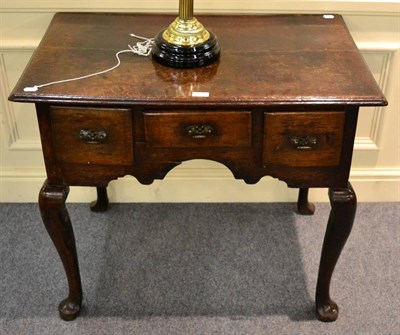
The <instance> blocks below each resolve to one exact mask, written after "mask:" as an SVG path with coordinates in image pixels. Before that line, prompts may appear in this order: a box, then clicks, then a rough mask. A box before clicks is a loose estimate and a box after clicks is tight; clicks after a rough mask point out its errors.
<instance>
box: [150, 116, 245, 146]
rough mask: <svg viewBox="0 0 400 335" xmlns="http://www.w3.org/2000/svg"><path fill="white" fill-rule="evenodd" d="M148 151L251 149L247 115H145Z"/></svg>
mask: <svg viewBox="0 0 400 335" xmlns="http://www.w3.org/2000/svg"><path fill="white" fill-rule="evenodd" d="M144 123H145V140H146V146H147V147H150V148H196V147H207V148H210V147H211V148H212V147H248V146H251V133H252V127H251V126H252V122H251V112H246V111H243V112H237V111H223V112H157V113H156V112H154V113H153V112H146V113H145V114H144Z"/></svg>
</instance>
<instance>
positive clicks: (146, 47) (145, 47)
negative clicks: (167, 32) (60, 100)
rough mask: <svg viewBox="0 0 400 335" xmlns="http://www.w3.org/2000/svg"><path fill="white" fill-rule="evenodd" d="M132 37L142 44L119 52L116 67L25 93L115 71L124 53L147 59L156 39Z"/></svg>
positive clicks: (51, 83) (37, 86)
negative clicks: (120, 56)
mask: <svg viewBox="0 0 400 335" xmlns="http://www.w3.org/2000/svg"><path fill="white" fill-rule="evenodd" d="M130 36H132V37H135V38H137V39H140V40H142V42H137V43H136V44H135V45H134V46H131V45H128V47H129V49H127V50H121V51H118V52H117V53H116V54H115V57H116V58H117V64H116V65H115V66H113V67H111V68H109V69H107V70H104V71H100V72H96V73H92V74H88V75H86V76H82V77H76V78H70V79H63V80H59V81H53V82H50V83H46V84H41V85H34V86H29V87H25V88H24V92H36V91H38V90H39V88H41V87H46V86H50V85H56V84H62V83H67V82H70V81H76V80H82V79H86V78H90V77H94V76H98V75H101V74H104V73H107V72H110V71H113V70H115V69H116V68H117V67H118V66H120V65H121V59H120V58H119V55H120V54H123V53H127V52H131V53H134V54H136V55H139V56H145V57H147V56H149V55H150V54H151V48H152V46H153V43H154V38H146V37H141V36H138V35H135V34H130Z"/></svg>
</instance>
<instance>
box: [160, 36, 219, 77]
mask: <svg viewBox="0 0 400 335" xmlns="http://www.w3.org/2000/svg"><path fill="white" fill-rule="evenodd" d="M209 33H210V38H209V39H208V40H207V41H206V42H204V43H201V44H198V45H195V46H180V45H175V44H171V43H169V42H167V41H166V40H165V39H164V37H163V31H161V32H160V33H159V34H158V35H157V36H156V38H155V41H154V44H153V48H152V55H153V59H154V60H155V61H156V62H158V63H160V64H163V65H166V66H170V67H175V68H183V69H184V68H194V67H199V66H206V65H209V64H211V63H213V62H215V61H216V60H217V59H218V58H219V54H220V47H219V44H218V41H217V37H216V36H215V34H214V33H213V32H211V31H210V32H209Z"/></svg>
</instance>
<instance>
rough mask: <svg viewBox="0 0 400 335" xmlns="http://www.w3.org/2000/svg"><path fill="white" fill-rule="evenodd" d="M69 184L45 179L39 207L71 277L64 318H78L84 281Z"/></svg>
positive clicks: (62, 310)
mask: <svg viewBox="0 0 400 335" xmlns="http://www.w3.org/2000/svg"><path fill="white" fill-rule="evenodd" d="M68 192H69V188H68V187H66V186H62V185H49V184H48V183H47V181H46V182H45V183H44V185H43V187H42V189H41V191H40V194H39V207H40V212H41V215H42V219H43V223H44V225H45V227H46V230H47V232H48V233H49V235H50V238H51V239H52V241H53V243H54V246H55V247H56V249H57V252H58V254H59V255H60V258H61V261H62V263H63V265H64V269H65V273H66V275H67V279H68V287H69V294H68V297H67V298H66V299H64V300H63V301H61V303H60V305H59V307H58V310H59V313H60V317H61V318H62V319H63V320H66V321H70V320H73V319H75V318H76V317H77V316H78V315H79V312H80V309H81V305H82V285H81V278H80V274H79V266H78V257H77V253H76V246H75V237H74V232H73V230H72V225H71V221H70V219H69V215H68V212H67V209H66V207H65V201H66V199H67V196H68Z"/></svg>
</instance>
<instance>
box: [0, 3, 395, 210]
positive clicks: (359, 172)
mask: <svg viewBox="0 0 400 335" xmlns="http://www.w3.org/2000/svg"><path fill="white" fill-rule="evenodd" d="M177 7H178V0H162V1H161V0H158V1H155V0H147V1H138V0H129V1H123V0H116V1H84V0H69V1H54V0H51V1H50V0H47V1H45V0H42V1H39V0H29V1H28V0H27V1H21V0H3V1H2V2H1V9H0V15H1V17H0V22H1V23H0V24H1V30H0V38H1V40H0V81H1V86H0V110H1V113H0V121H1V124H0V126H1V132H0V141H1V143H0V150H1V153H0V160H1V161H0V201H2V202H32V201H36V199H37V194H38V192H39V188H40V186H41V185H42V183H43V181H44V179H45V172H44V166H43V159H42V154H41V151H40V142H39V132H38V128H37V124H36V116H35V111H34V107H33V105H31V104H16V103H9V102H8V101H7V97H8V95H9V93H10V91H11V89H12V88H13V86H14V85H15V83H16V81H17V79H18V78H19V76H20V75H21V73H22V71H23V69H24V67H25V65H26V64H27V62H28V60H29V58H30V56H31V54H32V52H33V51H34V49H35V48H36V47H37V45H38V43H39V41H40V39H41V37H42V36H43V34H44V32H45V30H46V28H47V25H48V24H49V22H50V20H51V18H52V16H53V14H54V13H55V12H57V11H104V12H106V11H107V12H108V11H118V12H124V11H126V12H169V13H177ZM195 12H196V13H197V14H199V13H258V14H267V13H337V14H342V15H343V16H344V18H345V21H346V23H347V25H348V27H349V29H350V32H351V34H352V36H353V38H354V39H355V41H356V43H357V45H358V47H359V48H360V50H361V51H362V54H363V55H364V57H365V60H366V62H367V64H368V66H369V67H370V69H371V71H372V73H373V74H374V76H375V78H376V80H377V82H378V83H379V85H380V86H381V88H382V90H383V91H384V93H385V95H386V97H387V99H388V101H389V106H388V107H385V108H363V109H362V110H361V112H360V120H359V126H358V130H357V138H356V143H355V152H354V159H353V165H352V171H351V182H352V183H353V186H354V188H355V189H356V192H357V195H358V199H359V200H360V201H400V134H399V130H400V118H399V114H400V113H399V107H400V98H399V92H400V83H399V81H400V53H399V49H400V4H399V1H398V0H396V1H393V0H392V1H345V0H340V1H320V0H308V1H296V0H286V1H273V0H269V1H262V0H246V1H238V0H229V1H228V0H221V1H211V0H208V1H206V0H196V1H195ZM109 193H110V198H111V200H112V201H120V202H125V201H129V202H147V201H150V202H159V201H173V202H175V201H178V202H179V201H183V202H192V201H199V202H208V201H222V202H225V201H226V202H235V201H245V202H254V201H256V202H258V201H259V202H263V201H294V200H295V199H296V190H292V189H288V188H287V187H286V184H285V183H283V182H280V181H277V180H274V179H272V178H269V177H265V178H263V179H262V180H261V181H260V182H259V183H258V184H256V185H246V184H245V183H244V182H243V181H238V180H234V179H233V178H232V175H231V173H230V172H229V170H228V169H226V168H225V167H223V166H222V165H220V164H218V163H214V162H209V161H190V162H186V163H184V164H183V165H182V166H180V167H177V168H176V169H174V170H173V171H171V173H170V174H169V175H168V176H167V178H166V179H164V180H162V181H156V182H155V183H154V184H152V185H151V186H142V185H140V184H139V183H138V182H137V181H136V180H135V179H134V178H133V177H126V178H124V179H120V180H118V181H113V182H112V183H111V184H110V187H109ZM326 193H327V192H326V190H325V189H316V190H311V193H310V195H311V199H312V200H314V201H327V200H328V198H327V195H326ZM93 197H94V190H93V189H90V188H72V189H71V193H70V197H69V201H85V202H86V201H89V200H91V199H92V198H93Z"/></svg>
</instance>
